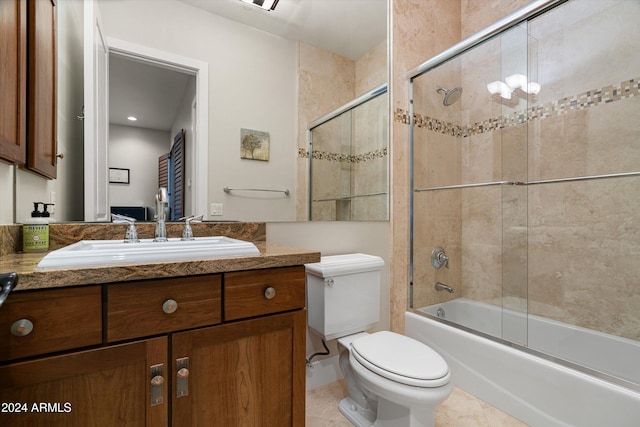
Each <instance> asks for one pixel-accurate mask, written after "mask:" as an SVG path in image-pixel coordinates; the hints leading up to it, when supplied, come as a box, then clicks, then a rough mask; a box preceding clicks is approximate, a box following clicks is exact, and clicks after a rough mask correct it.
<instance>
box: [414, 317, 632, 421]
mask: <svg viewBox="0 0 640 427" xmlns="http://www.w3.org/2000/svg"><path fill="white" fill-rule="evenodd" d="M405 318H406V321H407V335H409V336H411V337H413V338H416V339H419V340H421V341H423V342H426V343H427V344H428V345H431V346H432V347H434V350H436V351H438V352H440V353H441V355H442V356H443V357H445V359H448V361H449V363H450V365H451V366H450V368H451V369H452V371H453V373H454V375H453V383H454V385H455V386H458V387H460V388H461V389H463V390H465V391H467V392H469V393H471V394H473V395H475V396H477V397H478V398H480V399H482V400H484V401H486V402H488V403H490V404H492V405H494V406H495V407H497V408H498V409H501V410H503V411H505V412H507V413H508V414H510V415H512V416H514V417H516V418H519V419H521V420H523V421H525V422H527V423H530V424H531V425H534V426H537V425H540V426H555V427H568V426H572V425H607V424H606V423H605V424H601V423H600V424H593V423H592V422H593V421H594V420H596V419H598V418H599V417H601V413H599V412H598V410H597V408H595V407H588V408H587V409H586V410H584V411H582V410H581V411H572V412H571V414H570V415H568V414H567V412H566V411H567V407H569V408H571V407H574V406H576V405H579V404H580V402H585V401H589V400H590V399H591V398H592V394H591V393H592V391H593V390H594V388H597V390H603V393H604V392H611V393H613V395H614V396H616V403H617V402H620V404H621V405H623V407H624V408H626V409H628V408H633V409H632V410H631V412H633V416H634V418H635V417H640V409H638V408H640V393H636V392H634V391H633V390H629V389H628V388H626V387H623V386H619V385H617V384H612V383H611V382H609V381H604V380H602V379H600V378H594V377H593V376H592V375H588V374H585V373H583V372H580V371H578V370H576V369H572V368H569V367H566V366H562V365H559V364H557V363H554V361H549V360H547V359H546V358H544V357H539V356H536V355H534V354H530V353H529V352H527V351H522V350H520V349H519V348H514V347H513V346H511V345H504V344H502V343H500V342H498V340H496V339H494V337H491V336H487V337H484V336H479V335H477V334H475V333H472V332H468V331H465V330H463V329H461V328H458V327H456V326H452V325H450V324H449V323H450V322H445V321H442V320H441V319H437V318H434V317H433V316H430V315H427V314H425V313H423V312H411V311H408V312H406V313H405ZM434 321H435V322H436V323H438V324H441V325H442V326H443V328H442V330H440V329H438V330H436V332H435V333H436V334H438V333H447V334H449V333H452V334H455V335H456V336H460V337H463V339H465V340H466V339H471V340H473V342H476V343H479V345H483V346H489V347H485V349H488V350H487V351H488V352H490V351H494V350H495V351H500V352H507V354H508V355H513V356H516V357H518V358H520V359H519V361H518V362H516V363H517V364H518V365H521V366H522V367H521V366H519V367H518V369H520V370H521V371H523V372H525V373H524V374H523V375H525V377H526V376H527V375H528V374H529V372H528V371H526V369H525V368H524V367H525V366H526V365H527V364H530V365H531V366H534V370H537V369H551V370H552V371H551V372H555V373H556V374H557V375H558V377H561V376H562V375H563V374H564V375H566V378H565V380H566V383H565V384H564V385H566V386H567V387H570V389H568V390H564V394H562V395H561V398H560V399H558V400H559V401H560V400H561V401H563V402H564V401H565V400H567V399H568V401H567V403H568V404H567V405H565V404H564V403H563V404H562V405H561V406H562V408H561V409H560V410H559V412H558V414H557V415H552V414H549V413H547V412H545V410H544V409H538V407H537V406H536V405H539V406H540V407H542V408H544V407H550V408H551V409H554V405H556V404H557V402H556V401H553V400H551V401H550V400H549V399H550V398H552V396H553V395H554V394H556V395H557V394H558V388H557V387H556V388H554V389H552V390H549V393H548V394H545V395H543V396H537V395H536V396H534V397H531V396H527V395H526V393H535V390H529V389H528V386H525V387H523V386H522V384H521V383H518V386H517V387H516V388H520V390H519V391H517V392H516V393H518V392H522V393H523V395H522V396H519V395H516V394H514V393H512V392H511V390H509V389H508V388H507V387H505V386H504V385H499V384H497V383H496V381H493V380H490V379H489V378H488V377H487V376H486V375H484V374H482V373H479V372H477V371H476V370H473V369H472V368H471V367H469V366H467V364H466V363H465V362H461V361H460V360H459V359H458V357H457V356H456V355H453V354H452V352H451V351H447V350H446V349H442V348H440V347H439V346H438V345H434V344H433V343H431V342H429V338H428V337H426V336H424V334H423V336H422V337H420V336H419V335H420V331H418V332H416V333H414V332H413V331H412V327H413V328H414V329H415V328H416V325H420V323H419V322H432V325H433V322H434ZM427 325H429V323H427ZM431 327H432V328H435V327H436V326H435V325H433V326H431ZM438 331H439V332H438ZM507 344H509V343H507ZM454 346H455V344H454ZM454 350H455V349H454ZM481 356H485V354H484V353H483V354H482V355H481ZM493 366H496V364H495V363H494V364H493ZM499 366H500V369H501V367H502V365H499ZM536 366H538V367H539V368H536ZM528 367H530V366H528ZM512 368H513V367H512ZM556 374H551V375H550V376H549V377H547V382H553V379H555V378H558V377H556ZM549 378H552V380H550V379H549ZM502 380H504V379H503V378H502ZM507 383H508V380H507ZM527 397H529V398H530V399H531V400H530V401H531V403H529V401H528V400H526V399H527ZM536 398H537V399H541V400H539V401H538V402H536ZM597 404H600V402H597ZM595 406H597V405H595ZM615 416H618V417H620V416H622V415H620V414H618V413H616V414H615ZM559 417H560V418H563V419H565V420H562V419H560V418H559ZM566 419H569V420H570V421H569V422H567V421H566ZM635 419H637V418H635ZM576 420H577V421H576ZM625 420H626V419H625ZM608 425H613V424H608ZM619 425H625V426H626V425H630V424H627V423H621V424H619Z"/></svg>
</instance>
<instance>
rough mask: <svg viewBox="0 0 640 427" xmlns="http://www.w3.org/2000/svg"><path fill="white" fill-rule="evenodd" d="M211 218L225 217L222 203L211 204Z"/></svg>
mask: <svg viewBox="0 0 640 427" xmlns="http://www.w3.org/2000/svg"><path fill="white" fill-rule="evenodd" d="M210 211H211V216H222V215H223V209H222V203H211V208H210Z"/></svg>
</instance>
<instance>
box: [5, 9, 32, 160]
mask: <svg viewBox="0 0 640 427" xmlns="http://www.w3.org/2000/svg"><path fill="white" fill-rule="evenodd" d="M0 58H2V72H1V73H0V94H2V95H1V96H0V159H4V160H7V161H9V162H11V163H18V164H23V163H24V162H25V161H26V156H27V149H26V142H27V139H26V127H27V125H26V123H27V2H26V1H23V0H2V1H0Z"/></svg>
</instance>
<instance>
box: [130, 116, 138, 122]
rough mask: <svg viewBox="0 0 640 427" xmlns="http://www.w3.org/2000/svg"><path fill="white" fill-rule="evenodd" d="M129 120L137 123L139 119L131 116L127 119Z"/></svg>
mask: <svg viewBox="0 0 640 427" xmlns="http://www.w3.org/2000/svg"><path fill="white" fill-rule="evenodd" d="M127 120H130V121H132V122H135V121H136V120H138V118H137V117H135V116H129V117H127Z"/></svg>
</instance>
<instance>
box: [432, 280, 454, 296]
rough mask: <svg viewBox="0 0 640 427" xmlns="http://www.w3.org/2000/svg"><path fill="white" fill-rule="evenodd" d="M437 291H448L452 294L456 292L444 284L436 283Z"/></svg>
mask: <svg viewBox="0 0 640 427" xmlns="http://www.w3.org/2000/svg"><path fill="white" fill-rule="evenodd" d="M436 291H447V292H449V293H450V294H452V293H454V292H455V289H453V288H452V287H451V286H449V285H445V284H444V283H441V282H436Z"/></svg>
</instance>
